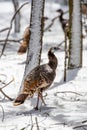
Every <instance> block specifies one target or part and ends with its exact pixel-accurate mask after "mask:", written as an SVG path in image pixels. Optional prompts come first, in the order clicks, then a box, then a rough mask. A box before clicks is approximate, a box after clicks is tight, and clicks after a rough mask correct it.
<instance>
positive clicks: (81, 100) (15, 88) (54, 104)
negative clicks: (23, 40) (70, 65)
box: [0, 2, 87, 130]
mask: <svg viewBox="0 0 87 130" xmlns="http://www.w3.org/2000/svg"><path fill="white" fill-rule="evenodd" d="M6 3H7V2H1V3H0V7H3V8H4V10H3V11H2V13H0V17H1V20H0V28H1V29H2V28H3V27H4V28H5V27H7V25H9V21H10V19H11V16H12V13H11V12H13V11H12V8H13V7H11V6H10V7H11V8H10V9H9V10H7V11H5V9H8V8H9V4H7V6H6ZM9 3H10V2H9ZM10 4H11V3H10ZM46 4H47V5H46V9H45V16H46V10H47V16H48V17H50V19H49V20H48V21H47V22H45V24H46V23H47V24H48V23H50V20H51V19H52V18H53V17H54V16H57V15H58V14H57V13H56V9H57V5H58V4H57V3H52V4H53V6H52V4H51V5H50V3H46ZM50 6H51V9H50ZM29 7H30V5H29V6H28V5H27V6H26V7H25V8H23V9H22V16H24V15H25V14H26V19H27V21H28V19H29V12H28V11H27V9H29ZM52 7H53V8H52ZM59 7H60V6H59V5H58V8H59ZM25 9H26V10H25ZM64 9H65V7H64ZM29 10H30V9H29ZM66 10H67V8H66ZM0 11H1V8H0ZM10 13H11V14H10ZM7 14H8V19H9V21H7V17H4V15H7ZM27 14H28V15H27ZM24 18H25V17H22V20H21V21H22V24H23V25H22V27H23V28H22V29H21V32H20V34H14V33H13V32H11V37H12V38H15V39H16V38H19V39H20V37H22V35H23V31H24V27H26V26H27V23H26V21H25V20H23V19H24ZM5 21H6V24H5ZM2 25H4V26H2ZM55 30H56V31H55ZM0 36H1V39H3V37H4V38H5V37H6V32H3V34H2V33H0ZM63 40H64V34H63V32H62V29H61V26H60V24H59V21H58V20H56V21H55V23H54V26H53V27H52V28H51V32H49V31H47V32H45V33H44V39H43V41H44V44H43V51H42V60H41V61H42V62H41V64H43V63H47V61H48V58H47V52H48V49H49V48H50V47H52V46H56V45H57V44H59V43H60V42H61V41H63ZM86 41H87V38H85V39H84V40H83V66H82V68H80V69H74V70H67V79H66V82H64V57H65V56H64V51H59V52H56V53H55V54H56V56H57V58H58V67H57V72H56V78H55V81H54V83H53V84H52V86H51V87H50V88H49V89H48V90H46V91H45V92H44V93H43V95H44V99H45V102H46V106H44V105H43V104H42V107H41V108H40V110H38V111H35V110H34V109H33V107H34V106H35V103H36V97H37V95H34V97H33V98H32V99H30V100H26V101H25V103H24V104H22V105H20V106H17V107H15V106H13V101H9V100H8V99H7V98H4V96H3V95H2V94H1V93H0V130H22V129H24V130H30V129H32V130H37V124H38V126H39V129H40V130H73V128H75V126H80V125H87V121H86V120H87V86H86V85H87V44H86ZM19 45H20V44H18V43H8V45H7V47H6V50H5V53H4V55H3V56H2V57H1V59H0V80H1V81H3V82H5V83H8V82H9V81H11V80H12V79H13V78H14V81H13V82H12V83H11V84H9V85H8V86H6V87H5V88H3V91H4V92H5V93H6V94H7V95H9V96H10V97H11V98H16V96H17V95H18V92H19V88H20V85H21V81H22V77H23V74H24V68H25V63H24V62H25V60H26V54H23V55H18V54H17V50H18V48H19ZM63 46H64V45H62V46H61V48H62V49H63ZM1 48H2V44H1V43H0V49H1ZM3 86H4V84H2V83H1V82H0V87H3ZM1 106H2V107H3V109H4V119H3V112H2V107H1ZM2 120H3V121H2ZM36 120H37V122H38V123H36ZM83 121H85V122H83ZM84 128H86V127H79V128H76V130H84Z"/></svg>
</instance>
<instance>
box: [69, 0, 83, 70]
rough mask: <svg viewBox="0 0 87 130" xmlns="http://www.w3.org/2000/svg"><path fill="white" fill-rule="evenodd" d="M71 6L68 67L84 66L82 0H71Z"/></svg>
mask: <svg viewBox="0 0 87 130" xmlns="http://www.w3.org/2000/svg"><path fill="white" fill-rule="evenodd" d="M69 7H70V9H69V10H70V11H69V12H70V23H69V25H70V40H69V62H68V68H69V69H73V68H77V67H81V66H82V22H81V19H82V14H81V0H69Z"/></svg>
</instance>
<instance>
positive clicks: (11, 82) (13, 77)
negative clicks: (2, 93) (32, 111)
mask: <svg viewBox="0 0 87 130" xmlns="http://www.w3.org/2000/svg"><path fill="white" fill-rule="evenodd" d="M13 81H14V77H13V78H12V80H11V81H10V82H8V83H7V84H5V85H4V86H3V87H2V88H1V89H3V88H5V87H6V86H8V85H9V84H10V83H12V82H13Z"/></svg>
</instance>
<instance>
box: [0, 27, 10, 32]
mask: <svg viewBox="0 0 87 130" xmlns="http://www.w3.org/2000/svg"><path fill="white" fill-rule="evenodd" d="M8 29H9V27H7V28H4V29H1V30H0V33H1V32H4V31H7V30H8Z"/></svg>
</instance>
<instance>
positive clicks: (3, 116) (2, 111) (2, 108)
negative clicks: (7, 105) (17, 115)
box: [0, 105, 4, 121]
mask: <svg viewBox="0 0 87 130" xmlns="http://www.w3.org/2000/svg"><path fill="white" fill-rule="evenodd" d="M0 107H1V109H2V113H3V116H2V121H3V120H4V108H3V107H2V105H0Z"/></svg>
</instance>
